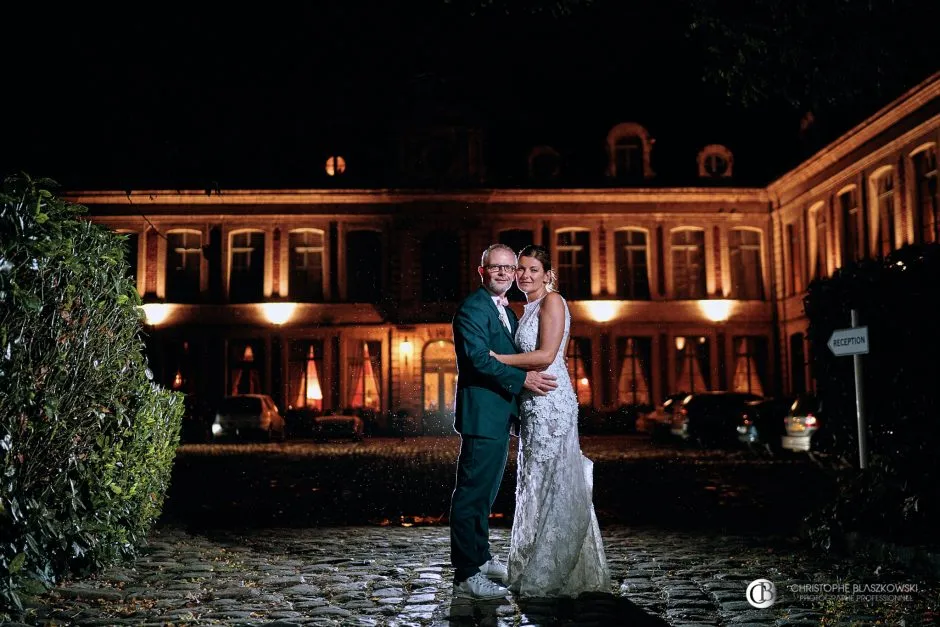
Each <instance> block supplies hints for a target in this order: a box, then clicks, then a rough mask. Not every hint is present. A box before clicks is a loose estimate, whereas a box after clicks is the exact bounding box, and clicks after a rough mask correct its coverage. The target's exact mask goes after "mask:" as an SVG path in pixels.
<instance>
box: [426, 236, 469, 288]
mask: <svg viewBox="0 0 940 627" xmlns="http://www.w3.org/2000/svg"><path fill="white" fill-rule="evenodd" d="M460 269H461V263H460V239H459V238H458V237H457V234H456V233H455V232H453V231H431V232H430V233H428V234H427V236H425V238H424V242H423V244H422V246H421V300H422V301H424V302H426V303H434V302H454V301H456V300H457V290H458V287H459V285H460V278H461V270H460Z"/></svg>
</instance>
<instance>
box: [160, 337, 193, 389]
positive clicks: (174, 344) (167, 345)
mask: <svg viewBox="0 0 940 627" xmlns="http://www.w3.org/2000/svg"><path fill="white" fill-rule="evenodd" d="M193 361H194V360H193V355H192V354H191V351H190V344H189V341H188V340H179V339H175V340H167V341H166V342H164V344H163V363H162V364H161V366H162V367H161V368H160V374H161V375H162V376H161V377H160V382H161V383H162V384H163V385H164V386H166V387H168V388H170V389H171V390H174V391H176V392H184V393H188V394H191V393H193V392H195V391H196V390H197V386H196V382H195V381H194V380H193V376H192V375H193V373H194V371H195V369H194V368H193Z"/></svg>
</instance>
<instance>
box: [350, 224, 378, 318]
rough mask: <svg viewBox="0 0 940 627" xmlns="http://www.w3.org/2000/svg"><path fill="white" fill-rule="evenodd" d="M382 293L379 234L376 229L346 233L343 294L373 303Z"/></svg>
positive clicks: (355, 299)
mask: <svg viewBox="0 0 940 627" xmlns="http://www.w3.org/2000/svg"><path fill="white" fill-rule="evenodd" d="M381 296H382V237H381V234H380V233H379V232H378V231H367V230H362V231H349V233H347V234H346V297H347V299H348V300H349V302H353V303H377V302H379V299H380V298H381Z"/></svg>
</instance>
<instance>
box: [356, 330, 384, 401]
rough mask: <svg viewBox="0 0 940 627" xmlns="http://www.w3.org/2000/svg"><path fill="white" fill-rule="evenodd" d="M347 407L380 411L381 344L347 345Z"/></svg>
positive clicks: (361, 343) (373, 342)
mask: <svg viewBox="0 0 940 627" xmlns="http://www.w3.org/2000/svg"><path fill="white" fill-rule="evenodd" d="M349 354H350V357H349V379H350V387H349V390H350V392H349V406H350V407H352V408H354V409H371V410H373V411H379V410H381V409H382V342H378V341H362V340H354V341H351V342H350V344H349Z"/></svg>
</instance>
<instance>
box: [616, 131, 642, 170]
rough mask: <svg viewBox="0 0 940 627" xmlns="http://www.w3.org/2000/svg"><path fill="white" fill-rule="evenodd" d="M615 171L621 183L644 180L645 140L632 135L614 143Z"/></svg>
mask: <svg viewBox="0 0 940 627" xmlns="http://www.w3.org/2000/svg"><path fill="white" fill-rule="evenodd" d="M614 170H615V172H616V173H617V174H616V177H617V179H618V180H621V181H637V180H642V179H643V140H642V139H641V138H640V137H638V136H636V135H631V136H627V137H620V138H619V139H617V141H616V142H615V143H614Z"/></svg>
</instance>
